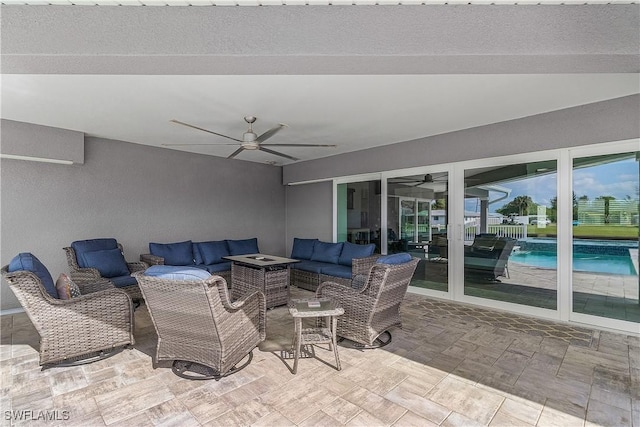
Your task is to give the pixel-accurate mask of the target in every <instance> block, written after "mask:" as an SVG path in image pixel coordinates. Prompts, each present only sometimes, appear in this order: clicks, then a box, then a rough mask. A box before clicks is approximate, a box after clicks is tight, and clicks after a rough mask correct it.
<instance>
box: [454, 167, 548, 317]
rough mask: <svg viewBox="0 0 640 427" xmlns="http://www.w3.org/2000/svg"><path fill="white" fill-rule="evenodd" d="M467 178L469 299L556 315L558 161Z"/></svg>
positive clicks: (478, 171) (485, 170)
mask: <svg viewBox="0 0 640 427" xmlns="http://www.w3.org/2000/svg"><path fill="white" fill-rule="evenodd" d="M464 176H465V178H464V180H465V191H464V202H465V204H464V294H465V295H470V296H474V297H480V298H487V299H492V300H498V301H503V302H509V303H514V304H523V305H528V306H533V307H541V308H546V309H550V310H556V309H557V268H558V263H557V227H556V224H557V222H556V220H557V210H556V206H557V196H556V193H557V163H556V161H555V160H550V161H543V162H534V163H524V164H514V165H502V166H496V167H485V168H480V169H467V170H465V174H464Z"/></svg>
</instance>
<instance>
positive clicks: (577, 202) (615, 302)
mask: <svg viewBox="0 0 640 427" xmlns="http://www.w3.org/2000/svg"><path fill="white" fill-rule="evenodd" d="M639 160H640V153H639V152H630V153H619V154H610V155H604V156H596V157H581V158H575V159H574V160H573V226H572V227H571V228H572V231H573V233H572V234H573V273H572V275H573V280H572V283H573V311H574V312H576V313H583V314H590V315H594V316H601V317H606V318H610V319H619V320H626V321H630V322H636V323H640V300H639V296H638V294H639V290H640V279H639V276H638V236H639V235H640V234H639V231H640V230H639V227H640V225H639V223H640V221H639V211H638V207H639V205H640V203H639V200H640V190H639V188H640V168H639V166H638V165H639Z"/></svg>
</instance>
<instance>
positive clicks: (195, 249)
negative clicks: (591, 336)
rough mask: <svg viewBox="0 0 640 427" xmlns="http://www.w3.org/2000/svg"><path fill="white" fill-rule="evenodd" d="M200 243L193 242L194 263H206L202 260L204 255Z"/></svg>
mask: <svg viewBox="0 0 640 427" xmlns="http://www.w3.org/2000/svg"><path fill="white" fill-rule="evenodd" d="M198 245H200V243H196V242H193V244H192V246H191V250H192V251H193V262H194V264H196V265H198V264H204V261H203V260H202V255H201V254H200V247H199V246H198Z"/></svg>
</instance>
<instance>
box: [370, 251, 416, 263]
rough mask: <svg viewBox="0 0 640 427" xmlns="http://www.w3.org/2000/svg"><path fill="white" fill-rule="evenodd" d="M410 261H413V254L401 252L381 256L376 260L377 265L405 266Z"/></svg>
mask: <svg viewBox="0 0 640 427" xmlns="http://www.w3.org/2000/svg"><path fill="white" fill-rule="evenodd" d="M409 261H411V254H408V253H406V252H401V253H399V254H391V255H385V256H381V257H380V258H378V259H377V260H376V264H404V263H405V262H409Z"/></svg>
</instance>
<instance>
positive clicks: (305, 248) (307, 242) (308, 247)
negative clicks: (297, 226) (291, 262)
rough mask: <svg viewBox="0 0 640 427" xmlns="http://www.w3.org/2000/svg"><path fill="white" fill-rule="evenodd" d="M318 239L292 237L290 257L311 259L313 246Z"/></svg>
mask: <svg viewBox="0 0 640 427" xmlns="http://www.w3.org/2000/svg"><path fill="white" fill-rule="evenodd" d="M317 241H318V239H298V238H297V237H294V238H293V248H292V249H291V258H293V259H311V255H313V248H314V246H315V245H316V242H317Z"/></svg>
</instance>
